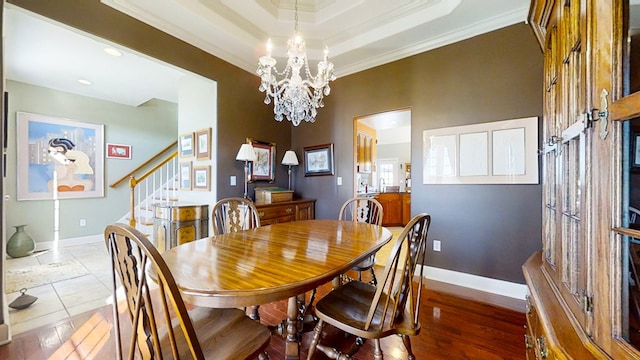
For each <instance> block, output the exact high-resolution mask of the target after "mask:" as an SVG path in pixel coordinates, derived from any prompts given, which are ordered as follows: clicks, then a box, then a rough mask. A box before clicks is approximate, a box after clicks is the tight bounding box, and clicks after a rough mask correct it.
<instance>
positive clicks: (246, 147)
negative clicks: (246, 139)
mask: <svg viewBox="0 0 640 360" xmlns="http://www.w3.org/2000/svg"><path fill="white" fill-rule="evenodd" d="M257 159H258V157H257V156H256V152H255V151H254V150H253V146H251V144H242V146H240V150H238V155H236V160H242V161H256V160H257Z"/></svg>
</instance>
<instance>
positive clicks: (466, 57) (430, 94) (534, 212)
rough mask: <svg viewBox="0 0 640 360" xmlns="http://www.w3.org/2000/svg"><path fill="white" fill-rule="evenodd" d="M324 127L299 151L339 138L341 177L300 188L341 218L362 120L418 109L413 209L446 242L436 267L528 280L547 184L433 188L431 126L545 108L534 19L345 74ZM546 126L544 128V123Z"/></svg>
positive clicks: (299, 134)
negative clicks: (425, 165) (426, 158)
mask: <svg viewBox="0 0 640 360" xmlns="http://www.w3.org/2000/svg"><path fill="white" fill-rule="evenodd" d="M325 103H326V107H325V108H324V109H322V110H320V112H319V116H318V118H317V120H316V122H315V123H314V124H303V125H301V126H299V127H298V128H295V129H294V131H293V140H292V141H293V148H294V149H295V150H296V151H298V153H301V152H302V148H303V147H304V146H309V145H316V144H323V143H331V142H332V143H334V146H335V163H336V166H337V167H336V176H342V178H343V184H345V185H343V186H336V177H335V176H333V177H312V178H305V177H304V174H303V172H302V171H298V172H297V173H296V189H297V190H299V191H300V192H302V193H303V194H304V195H305V196H308V197H313V198H318V199H321V201H318V205H317V208H316V214H317V216H318V217H323V218H331V217H334V216H335V214H337V213H338V210H339V206H340V204H341V203H342V202H344V201H345V200H346V199H347V198H349V197H350V196H351V195H352V194H353V192H352V187H351V185H350V184H352V183H353V170H352V168H353V155H352V149H353V135H352V134H353V133H352V131H353V118H354V117H357V116H362V115H367V114H372V113H377V112H383V111H389V110H393V109H398V108H404V107H411V109H412V124H411V125H412V139H411V140H412V145H411V151H412V155H411V160H412V161H411V162H412V173H413V174H412V180H413V181H412V214H414V215H415V214H417V213H420V212H428V213H430V214H431V215H432V226H431V230H430V234H429V239H430V240H433V239H439V240H441V241H442V251H441V252H440V253H433V252H431V251H430V252H429V256H428V265H430V266H436V267H440V268H445V269H450V270H455V271H460V272H465V273H470V274H476V275H480V276H486V277H491V278H496V279H502V280H507V281H513V282H519V283H524V278H523V276H522V271H521V269H520V266H521V265H522V263H523V262H524V261H525V260H526V259H527V258H528V257H529V256H530V255H531V254H532V253H533V252H534V251H535V250H536V249H539V248H540V247H541V212H542V210H541V186H540V185H424V184H422V161H423V160H422V131H423V130H426V129H436V128H442V127H448V126H459V125H467V124H474V123H482V122H491V121H498V120H506V119H515V118H522V117H530V116H540V115H541V114H542V53H541V52H540V48H539V46H538V45H537V43H536V41H535V37H534V35H533V34H532V33H531V31H530V29H529V28H528V26H526V25H525V24H517V25H513V26H510V27H507V28H504V29H501V30H498V31H494V32H492V33H489V34H484V35H481V36H477V37H474V38H472V39H469V40H466V41H462V42H459V43H456V44H452V45H449V46H446V47H443V48H439V49H436V50H432V51H429V52H426V53H422V54H419V55H416V56H412V57H410V58H407V59H403V60H399V61H396V62H394V63H391V64H387V65H383V66H380V67H377V68H374V69H370V70H367V71H363V72H359V73H356V74H353V75H351V76H347V77H344V78H340V79H338V80H336V81H335V84H334V85H333V86H332V93H331V95H330V96H329V97H327V98H326V99H325ZM540 130H541V129H540Z"/></svg>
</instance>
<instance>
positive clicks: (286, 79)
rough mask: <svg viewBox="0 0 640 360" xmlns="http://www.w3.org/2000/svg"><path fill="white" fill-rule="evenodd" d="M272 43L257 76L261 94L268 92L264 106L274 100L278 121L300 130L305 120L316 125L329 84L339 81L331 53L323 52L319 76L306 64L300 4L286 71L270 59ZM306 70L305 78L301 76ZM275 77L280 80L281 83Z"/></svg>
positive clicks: (290, 40) (260, 63) (327, 93)
mask: <svg viewBox="0 0 640 360" xmlns="http://www.w3.org/2000/svg"><path fill="white" fill-rule="evenodd" d="M271 48H272V44H271V40H269V41H268V42H267V54H266V55H265V56H262V57H260V59H259V61H258V70H257V73H258V75H260V80H261V82H260V87H259V88H258V89H259V90H260V91H261V92H265V98H264V103H265V104H270V103H271V98H273V112H274V114H275V116H274V118H275V119H276V121H282V119H284V117H285V116H286V118H287V120H289V121H291V122H292V123H293V126H298V125H299V124H300V122H301V121H302V120H304V121H308V122H315V121H316V114H317V113H318V111H317V109H318V108H321V107H324V103H323V102H322V98H323V97H324V96H325V95H326V96H328V95H329V93H330V92H331V88H330V87H329V81H333V80H335V79H336V76H335V75H334V73H333V64H332V63H331V62H329V61H328V60H327V58H328V53H329V50H328V49H326V48H325V50H324V60H322V61H320V62H319V63H318V74H317V75H316V76H315V77H313V76H311V71H309V64H308V62H307V50H306V47H305V43H304V40H302V37H300V35H299V34H298V2H297V1H296V4H295V36H294V37H293V39H289V41H287V49H288V50H287V55H288V56H289V60H287V66H286V68H285V69H284V71H282V72H279V71H278V70H277V69H276V67H275V66H276V59H274V58H272V57H271ZM302 69H304V74H305V76H306V78H305V79H304V80H303V79H302V76H300V70H302ZM276 76H281V77H282V79H281V80H278V79H277V78H276Z"/></svg>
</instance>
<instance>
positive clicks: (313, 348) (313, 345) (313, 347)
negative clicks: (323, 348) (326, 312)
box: [307, 320, 324, 360]
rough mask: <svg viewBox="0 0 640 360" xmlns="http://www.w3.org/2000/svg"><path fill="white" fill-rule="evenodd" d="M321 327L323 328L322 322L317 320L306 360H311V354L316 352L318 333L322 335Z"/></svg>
mask: <svg viewBox="0 0 640 360" xmlns="http://www.w3.org/2000/svg"><path fill="white" fill-rule="evenodd" d="M323 326H324V321H322V320H318V323H317V324H316V327H315V328H314V329H313V338H312V339H311V343H310V344H309V352H308V354H307V360H311V357H312V356H313V353H314V352H315V351H316V346H318V341H319V340H320V333H322V327H323Z"/></svg>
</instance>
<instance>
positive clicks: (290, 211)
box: [285, 208, 293, 214]
mask: <svg viewBox="0 0 640 360" xmlns="http://www.w3.org/2000/svg"><path fill="white" fill-rule="evenodd" d="M285 211H286V212H287V214H291V213H292V212H293V209H292V208H287V210H285Z"/></svg>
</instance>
